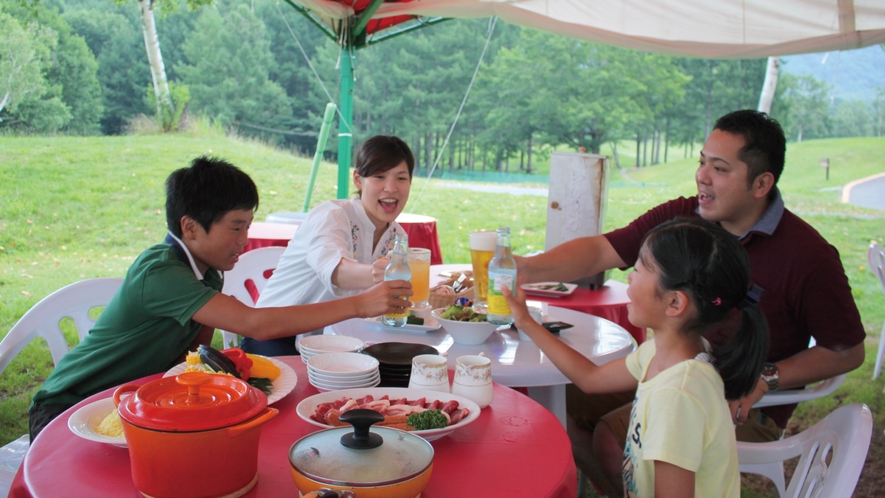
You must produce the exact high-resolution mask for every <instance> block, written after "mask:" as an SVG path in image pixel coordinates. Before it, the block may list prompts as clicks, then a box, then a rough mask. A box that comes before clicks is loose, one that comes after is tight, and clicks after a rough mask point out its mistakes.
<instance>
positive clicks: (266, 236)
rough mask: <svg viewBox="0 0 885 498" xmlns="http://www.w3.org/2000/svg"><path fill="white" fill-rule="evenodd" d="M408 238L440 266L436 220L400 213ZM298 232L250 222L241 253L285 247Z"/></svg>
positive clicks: (285, 226)
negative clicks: (246, 239)
mask: <svg viewBox="0 0 885 498" xmlns="http://www.w3.org/2000/svg"><path fill="white" fill-rule="evenodd" d="M396 221H397V223H399V224H400V225H402V227H403V230H405V232H406V234H408V236H409V247H423V248H425V249H430V264H432V265H438V264H442V262H443V259H442V249H441V248H440V245H439V233H438V232H437V231H436V219H435V218H432V217H430V216H423V215H420V214H406V213H402V214H400V215H399V216H397V218H396ZM296 230H298V225H296V224H289V223H267V222H262V221H254V222H252V226H251V227H249V243H248V244H246V247H245V248H244V249H243V252H246V251H251V250H252V249H258V248H259V247H267V246H283V247H285V246H287V245H289V241H290V240H292V237H293V236H294V235H295V231H296Z"/></svg>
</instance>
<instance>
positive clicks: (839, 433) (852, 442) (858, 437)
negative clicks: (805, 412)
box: [737, 403, 873, 498]
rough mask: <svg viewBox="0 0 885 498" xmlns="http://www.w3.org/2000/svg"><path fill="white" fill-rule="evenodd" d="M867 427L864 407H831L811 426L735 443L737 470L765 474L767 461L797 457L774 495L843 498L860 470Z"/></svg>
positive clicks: (870, 420) (867, 441)
mask: <svg viewBox="0 0 885 498" xmlns="http://www.w3.org/2000/svg"><path fill="white" fill-rule="evenodd" d="M872 432H873V415H872V413H871V412H870V409H869V408H868V407H867V406H866V405H864V404H862V403H856V404H853V405H848V406H843V407H841V408H839V409H837V410H835V411H834V412H833V413H831V414H829V415H827V417H826V418H824V419H823V420H821V421H820V422H818V423H817V424H815V425H813V426H812V427H810V428H808V429H806V430H805V431H803V432H801V433H799V434H797V435H795V436H791V437H788V438H786V439H781V440H779V441H771V442H768V443H743V442H738V443H737V449H738V461H739V462H740V467H741V472H750V473H760V474H762V475H768V474H766V473H765V472H764V470H765V468H766V466H767V465H770V464H772V463H777V464H781V465H778V467H780V468H782V464H783V462H784V461H785V460H789V459H791V458H795V457H797V456H799V457H800V458H799V462H798V464H797V465H796V471H795V472H794V473H793V477H792V479H791V480H790V486H789V487H788V488H787V489H786V491H783V490H782V489H779V490H778V491H779V493H780V496H782V497H786V498H797V497H800V496H801V497H824V498H841V497H845V498H848V497H850V496H851V494H852V493H853V492H854V488H855V487H856V486H857V480H858V478H859V477H860V473H861V470H863V465H864V462H865V461H866V457H867V451H868V450H869V448H870V437H871V436H872ZM827 462H829V463H827ZM760 470H762V471H760ZM781 472H783V471H782V470H781ZM781 480H783V474H781Z"/></svg>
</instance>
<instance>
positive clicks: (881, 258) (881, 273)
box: [867, 242, 885, 292]
mask: <svg viewBox="0 0 885 498" xmlns="http://www.w3.org/2000/svg"><path fill="white" fill-rule="evenodd" d="M867 263H868V264H869V266H870V271H871V272H873V275H875V276H876V278H878V279H879V284H881V285H882V291H883V292H885V248H883V247H882V246H880V245H879V244H877V243H875V242H873V243H872V244H870V247H869V248H868V249H867Z"/></svg>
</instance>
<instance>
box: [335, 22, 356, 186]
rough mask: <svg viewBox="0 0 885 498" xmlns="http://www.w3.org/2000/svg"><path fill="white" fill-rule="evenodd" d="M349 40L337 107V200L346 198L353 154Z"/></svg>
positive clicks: (343, 60) (343, 59)
mask: <svg viewBox="0 0 885 498" xmlns="http://www.w3.org/2000/svg"><path fill="white" fill-rule="evenodd" d="M351 43H352V41H351V40H350V39H349V37H348V40H347V42H346V43H345V44H344V53H343V55H342V57H341V95H340V96H339V98H338V100H339V106H340V110H341V115H340V116H339V118H338V198H339V199H346V198H347V186H348V185H349V184H350V181H349V180H350V178H349V176H350V158H351V155H352V152H353V131H352V128H351V123H353V66H352V65H351V60H350V56H351V50H352V46H351Z"/></svg>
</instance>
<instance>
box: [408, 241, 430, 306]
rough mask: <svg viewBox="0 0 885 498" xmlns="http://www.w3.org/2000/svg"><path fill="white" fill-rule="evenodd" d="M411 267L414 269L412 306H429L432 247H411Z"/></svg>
mask: <svg viewBox="0 0 885 498" xmlns="http://www.w3.org/2000/svg"><path fill="white" fill-rule="evenodd" d="M409 269H410V270H412V292H413V294H412V298H411V299H410V301H412V306H413V307H422V306H427V300H428V298H429V297H430V249H425V248H423V247H410V248H409Z"/></svg>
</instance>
